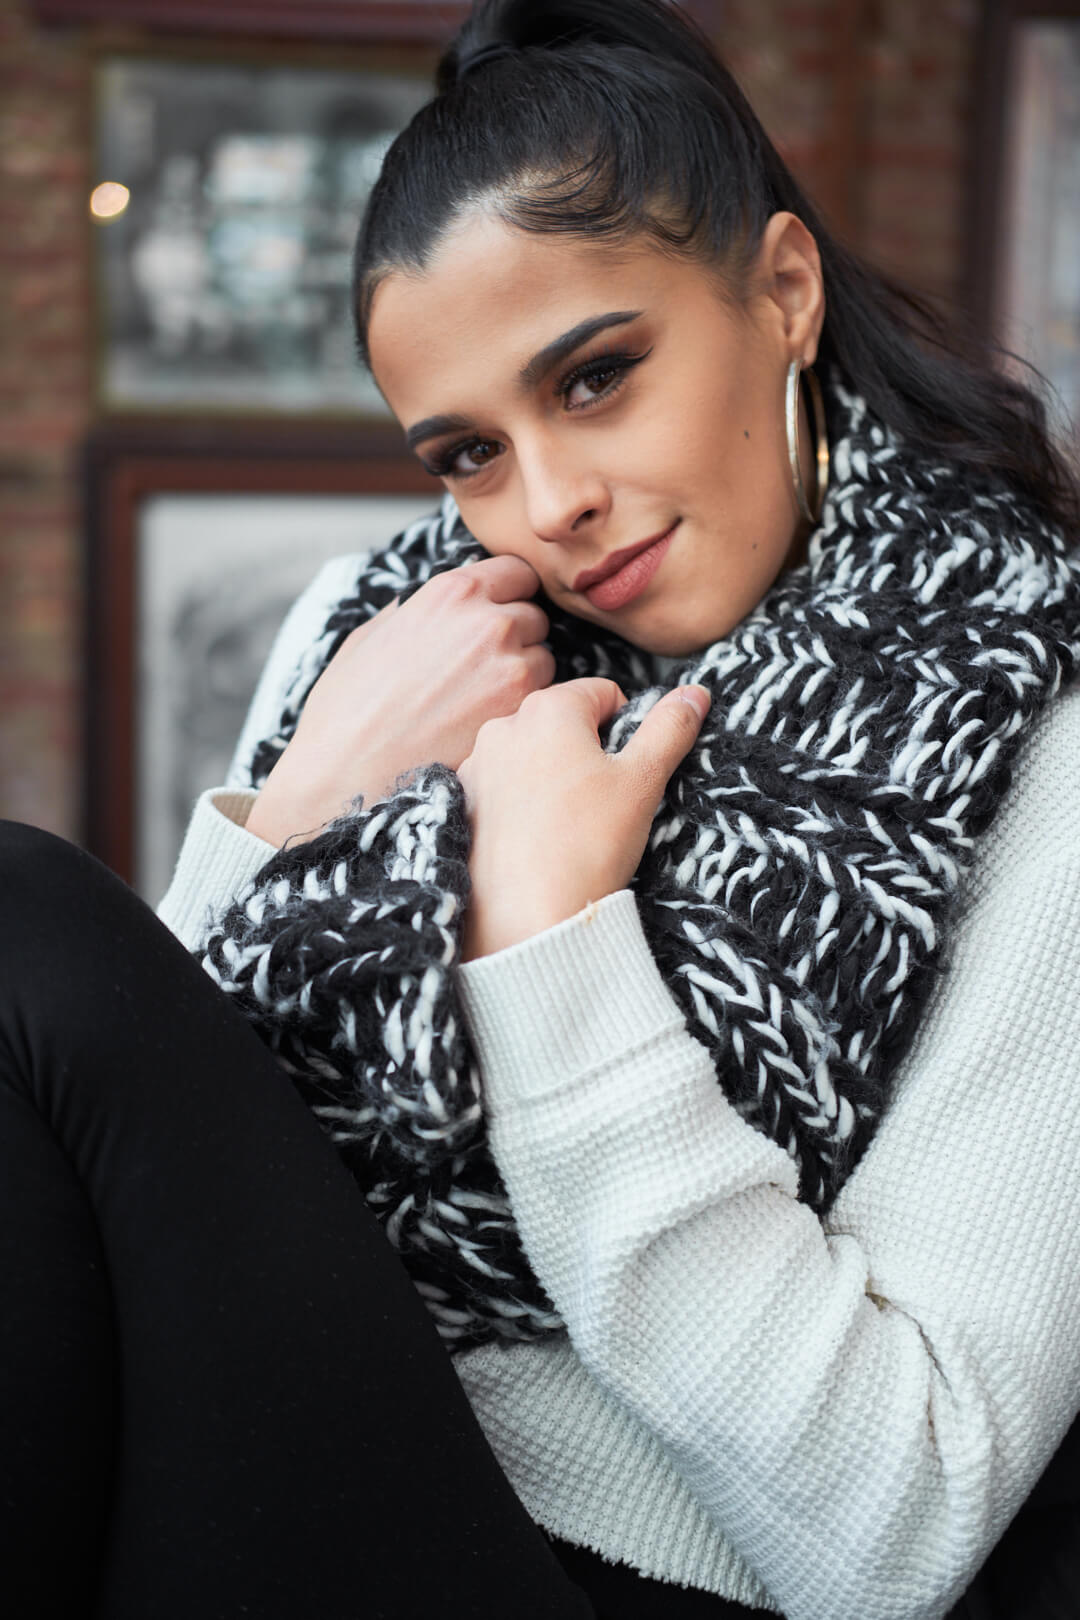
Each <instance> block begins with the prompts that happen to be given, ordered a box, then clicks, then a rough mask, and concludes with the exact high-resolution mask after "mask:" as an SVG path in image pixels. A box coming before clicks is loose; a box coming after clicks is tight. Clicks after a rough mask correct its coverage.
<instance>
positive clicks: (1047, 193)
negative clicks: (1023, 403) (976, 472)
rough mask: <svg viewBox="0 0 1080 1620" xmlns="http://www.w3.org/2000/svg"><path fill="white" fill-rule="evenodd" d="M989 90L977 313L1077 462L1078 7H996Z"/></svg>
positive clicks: (1056, 3) (987, 45)
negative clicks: (1044, 402) (1037, 392)
mask: <svg viewBox="0 0 1080 1620" xmlns="http://www.w3.org/2000/svg"><path fill="white" fill-rule="evenodd" d="M980 82H981V94H980V99H981V119H980V128H979V130H978V132H977V142H978V150H979V152H980V154H981V158H980V170H979V173H978V174H977V177H976V178H977V182H978V183H977V185H976V188H975V192H976V203H977V211H976V217H975V228H974V230H973V231H972V240H973V264H974V268H973V276H972V281H973V286H974V294H975V304H976V308H977V310H978V312H979V313H980V315H981V317H982V320H981V325H982V327H983V330H984V331H986V332H987V333H993V334H994V335H996V336H997V337H998V338H999V340H1000V341H1002V342H1004V343H1005V345H1006V346H1007V347H1008V348H1010V349H1011V350H1013V351H1014V352H1015V353H1016V354H1017V355H1019V356H1021V357H1022V358H1023V359H1024V360H1026V361H1028V362H1030V363H1031V364H1032V365H1034V366H1035V367H1036V368H1037V369H1038V370H1039V371H1040V372H1041V373H1042V375H1043V376H1044V377H1045V378H1046V379H1047V381H1048V382H1049V383H1050V385H1051V389H1052V390H1053V393H1052V397H1051V400H1050V408H1051V412H1052V415H1053V416H1054V418H1055V421H1056V426H1057V428H1058V431H1059V434H1060V435H1061V436H1062V437H1063V438H1066V439H1071V440H1072V441H1073V442H1074V443H1075V444H1076V446H1077V450H1078V452H1080V0H989V4H988V5H987V7H986V17H985V30H984V38H983V50H982V63H981V73H980Z"/></svg>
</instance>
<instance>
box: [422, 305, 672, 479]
mask: <svg viewBox="0 0 1080 1620" xmlns="http://www.w3.org/2000/svg"><path fill="white" fill-rule="evenodd" d="M641 313H642V311H641V310H640V309H613V310H609V312H608V313H607V314H606V315H592V316H590V317H589V319H588V320H586V321H579V322H578V324H577V325H576V326H572V327H571V328H570V330H569V331H568V332H564V333H563V334H562V336H561V337H557V338H553V339H552V341H551V342H550V343H545V345H544V347H543V348H542V349H539V350H537V352H536V354H534V355H533V357H532V359H531V360H527V361H526V362H525V364H524V365H523V366H522V368H521V370H520V371H519V373H518V380H519V382H520V383H521V386H522V388H524V389H529V388H535V387H536V384H537V383H538V382H541V381H542V380H543V378H545V377H546V376H547V375H548V373H549V372H550V371H553V370H554V369H555V367H556V366H557V365H558V364H559V362H560V361H562V360H565V359H566V358H567V356H568V355H571V354H573V352H574V350H575V349H580V348H581V345H582V344H583V343H588V341H589V339H590V338H594V337H596V336H597V334H598V333H600V332H605V331H607V330H608V328H609V327H612V326H625V325H626V324H627V323H628V322H629V321H636V320H637V319H638V317H639V316H640V315H641ZM473 426H475V424H474V423H473V422H471V421H470V420H469V418H468V417H467V416H455V415H450V416H425V417H424V419H423V421H422V422H416V423H414V424H413V426H412V427H411V428H409V430H408V431H407V433H406V434H405V443H406V444H407V445H408V447H409V449H410V450H415V448H416V446H417V445H418V444H420V443H422V442H423V440H424V439H434V438H437V437H438V435H439V434H440V433H467V432H468V431H469V429H470V428H472V427H473Z"/></svg>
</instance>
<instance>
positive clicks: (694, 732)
mask: <svg viewBox="0 0 1080 1620" xmlns="http://www.w3.org/2000/svg"><path fill="white" fill-rule="evenodd" d="M710 701H711V700H710V697H709V693H708V692H707V691H706V690H705V688H704V687H703V686H677V687H676V688H675V690H674V691H673V692H668V693H666V694H665V696H664V697H662V698H661V699H660V701H659V703H654V704H653V706H652V708H651V709H650V710H649V712H648V714H647V715H646V716H645V718H644V720H643V721H642V722H641V725H640V726H639V727H638V729H637V731H636V732H635V733H634V735H633V736H632V737H631V739H630V741H629V742H628V743H627V745H626V747H625V748H624V749H623V750H622V752H621V753H619V754H616V755H615V756H614V757H615V759H617V760H618V761H620V763H622V764H629V765H631V766H633V768H634V769H635V770H644V771H645V773H646V774H647V775H648V776H649V778H650V779H651V781H652V785H653V787H654V789H655V792H656V795H657V798H659V797H660V795H661V794H662V793H663V791H664V788H665V787H666V786H667V782H668V778H669V777H670V776H671V774H672V772H673V771H674V769H675V767H676V766H677V765H678V764H680V763H681V761H682V760H684V759H685V758H686V756H687V754H688V753H689V752H690V750H691V748H692V747H693V746H694V744H695V742H696V741H697V738H698V733H699V732H700V730H701V723H702V721H703V720H704V719H705V716H706V715H707V714H708V712H709V704H710Z"/></svg>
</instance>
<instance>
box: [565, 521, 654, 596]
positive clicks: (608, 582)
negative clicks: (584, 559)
mask: <svg viewBox="0 0 1080 1620" xmlns="http://www.w3.org/2000/svg"><path fill="white" fill-rule="evenodd" d="M679 522H680V520H679V519H678V518H676V520H675V522H674V523H673V524H672V525H671V528H670V529H668V530H666V532H665V533H664V534H661V535H659V536H658V537H657V538H656V539H655V540H647V541H645V542H644V544H643V545H640V546H632V547H630V548H628V549H627V550H626V551H621V552H619V551H617V552H616V553H615V555H614V556H613V557H609V558H608V560H607V562H606V563H604V564H602V565H601V568H599V569H595V568H594V569H589V570H587V571H586V572H585V573H584V574H579V575H578V577H577V579H576V580H575V581H574V589H575V590H576V591H580V592H581V593H582V594H583V595H584V596H585V599H586V600H587V601H588V602H591V603H592V605H593V607H595V608H599V609H600V610H601V611H602V612H605V613H612V612H614V611H615V609H616V608H621V607H625V606H626V604H627V603H628V602H632V601H633V600H634V598H635V596H640V594H641V592H642V591H643V590H644V589H645V587H646V585H647V584H648V583H649V581H650V579H652V577H653V575H654V574H655V573H656V570H657V569H658V568H659V566H660V564H661V563H662V562H663V560H664V557H665V555H666V553H667V549H668V546H669V545H670V544H671V541H672V537H673V535H674V533H675V530H676V529H677V528H678V526H679ZM598 576H599V577H598ZM590 581H591V583H590Z"/></svg>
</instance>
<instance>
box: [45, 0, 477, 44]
mask: <svg viewBox="0 0 1080 1620" xmlns="http://www.w3.org/2000/svg"><path fill="white" fill-rule="evenodd" d="M30 4H31V9H32V11H33V13H34V15H35V16H36V17H37V19H38V21H39V22H42V23H46V24H77V23H83V24H88V23H89V24H98V25H104V26H107V27H116V26H124V27H134V28H140V29H146V30H148V31H153V32H157V33H175V34H185V33H194V34H203V35H205V36H207V37H212V36H215V35H221V34H234V35H243V36H246V37H247V38H249V39H258V38H278V39H301V40H311V41H319V40H329V41H334V42H338V41H345V42H348V43H356V44H371V43H373V42H382V43H387V44H394V45H397V44H401V45H440V44H442V43H443V42H444V41H445V40H447V39H449V38H450V36H451V34H452V33H453V32H454V30H455V28H457V27H458V26H459V25H460V24H461V22H462V20H463V19H464V18H465V16H466V15H467V14H468V11H469V7H468V5H467V4H462V3H460V0H30Z"/></svg>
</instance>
